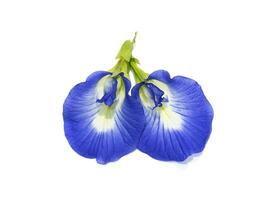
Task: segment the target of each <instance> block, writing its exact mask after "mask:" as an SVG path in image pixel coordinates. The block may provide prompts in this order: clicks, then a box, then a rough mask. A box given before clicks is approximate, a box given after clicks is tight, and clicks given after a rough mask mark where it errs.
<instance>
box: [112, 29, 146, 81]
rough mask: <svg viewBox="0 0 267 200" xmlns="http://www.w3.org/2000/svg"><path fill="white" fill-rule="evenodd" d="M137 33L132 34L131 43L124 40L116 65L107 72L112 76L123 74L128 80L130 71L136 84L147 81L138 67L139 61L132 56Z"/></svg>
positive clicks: (144, 74)
mask: <svg viewBox="0 0 267 200" xmlns="http://www.w3.org/2000/svg"><path fill="white" fill-rule="evenodd" d="M136 36H137V32H135V34H134V38H133V40H132V41H130V40H126V41H125V42H124V43H123V44H122V46H121V48H120V51H119V53H118V54H117V56H116V58H117V59H119V60H118V62H117V64H116V65H115V66H114V67H113V68H111V69H110V70H109V71H110V72H112V73H113V76H117V75H118V74H119V73H121V72H123V73H124V75H125V77H126V78H128V79H129V80H130V76H129V72H130V71H132V72H133V75H134V79H135V82H136V83H140V82H143V81H145V80H146V79H147V77H148V74H147V73H146V72H144V71H143V70H142V69H141V68H139V67H138V64H139V61H138V60H137V59H136V58H134V57H133V56H132V52H133V48H134V45H135V40H136Z"/></svg>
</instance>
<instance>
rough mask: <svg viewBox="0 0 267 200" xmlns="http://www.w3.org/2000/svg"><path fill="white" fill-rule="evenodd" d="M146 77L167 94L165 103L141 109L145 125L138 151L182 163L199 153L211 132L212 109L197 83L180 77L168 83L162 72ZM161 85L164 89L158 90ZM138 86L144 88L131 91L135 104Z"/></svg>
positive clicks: (159, 158) (135, 88) (136, 88)
mask: <svg viewBox="0 0 267 200" xmlns="http://www.w3.org/2000/svg"><path fill="white" fill-rule="evenodd" d="M149 77H150V78H149V79H150V80H151V81H152V82H153V80H157V81H158V82H157V81H155V82H153V83H154V84H155V85H157V83H158V85H157V86H158V87H159V88H160V89H161V90H163V91H164V90H168V91H164V92H166V93H169V94H168V96H169V102H167V103H164V105H163V107H158V108H156V109H154V110H151V109H149V108H146V107H144V113H145V118H146V125H145V128H144V131H143V133H142V135H141V137H140V141H139V144H138V149H140V150H141V151H143V152H145V153H147V154H148V155H150V156H151V157H153V158H156V159H158V160H165V161H183V160H185V159H186V158H187V157H188V156H190V155H192V154H194V153H199V152H201V151H202V150H203V149H204V147H205V144H206V142H207V140H208V138H209V136H210V133H211V128H212V127H211V125H212V119H213V109H212V107H211V105H210V103H209V102H208V100H207V99H206V97H205V95H204V93H203V91H202V89H201V87H200V86H199V84H198V83H197V82H196V81H194V80H192V79H189V78H186V77H181V76H176V77H174V78H173V79H169V80H168V77H169V76H168V73H167V72H166V71H163V70H161V71H157V72H155V73H152V75H151V76H149ZM159 81H160V82H159ZM162 84H163V85H165V86H166V88H167V89H166V88H165V87H162V88H161V85H162ZM142 86H143V87H145V85H144V84H143V85H142V84H140V85H139V86H137V87H134V88H133V90H132V96H133V97H135V98H136V99H137V100H138V101H141V98H140V97H139V96H138V91H139V89H140V87H142ZM142 105H143V104H142ZM167 111H168V112H167ZM165 112H166V113H167V114H166V113H165ZM168 115H169V116H170V119H168V120H169V121H168V120H166V116H168Z"/></svg>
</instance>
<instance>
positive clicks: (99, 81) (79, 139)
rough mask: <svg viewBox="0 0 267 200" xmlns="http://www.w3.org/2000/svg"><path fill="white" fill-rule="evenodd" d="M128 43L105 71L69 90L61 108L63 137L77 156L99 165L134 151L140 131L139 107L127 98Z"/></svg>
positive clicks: (128, 84) (141, 120)
mask: <svg viewBox="0 0 267 200" xmlns="http://www.w3.org/2000/svg"><path fill="white" fill-rule="evenodd" d="M132 47H133V42H132V41H126V42H125V43H124V44H123V46H122V48H121V50H120V52H119V54H118V56H117V58H118V59H119V61H118V63H117V64H116V65H115V67H114V68H112V69H111V70H109V71H97V72H94V73H92V74H91V75H90V76H89V77H88V78H87V79H86V81H85V82H82V83H79V84H77V85H76V86H75V87H73V88H72V89H71V91H70V92H69V95H68V96H67V98H66V100H65V103H64V106H63V118H64V129H65V136H66V138H67V140H68V142H69V144H70V146H71V147H72V148H73V150H74V151H76V152H77V153H78V154H80V155H81V156H84V157H86V158H96V161H97V162H98V163H100V164H106V163H108V162H112V161H116V160H118V159H119V158H121V157H122V156H124V155H126V154H128V153H130V152H132V151H134V150H135V149H136V145H137V142H138V140H139V136H140V133H141V131H142V129H143V124H144V115H143V109H142V107H141V105H140V104H139V103H138V102H137V101H136V100H134V99H133V98H132V97H131V96H129V94H128V93H129V90H130V88H131V83H130V81H129V69H128V67H129V59H130V57H131V55H129V54H131V51H132Z"/></svg>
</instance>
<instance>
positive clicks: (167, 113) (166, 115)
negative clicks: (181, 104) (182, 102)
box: [158, 106, 183, 130]
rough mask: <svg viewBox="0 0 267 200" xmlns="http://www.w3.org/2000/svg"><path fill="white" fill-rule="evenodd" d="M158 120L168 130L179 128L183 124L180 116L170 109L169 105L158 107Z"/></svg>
mask: <svg viewBox="0 0 267 200" xmlns="http://www.w3.org/2000/svg"><path fill="white" fill-rule="evenodd" d="M158 109H159V110H160V111H159V115H160V121H161V123H162V124H163V126H164V128H167V129H169V130H181V129H182V125H183V119H182V116H181V115H179V114H178V113H176V112H174V111H172V109H171V108H170V107H169V106H162V107H160V108H158Z"/></svg>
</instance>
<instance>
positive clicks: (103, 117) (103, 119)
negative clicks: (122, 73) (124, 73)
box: [92, 75, 125, 133]
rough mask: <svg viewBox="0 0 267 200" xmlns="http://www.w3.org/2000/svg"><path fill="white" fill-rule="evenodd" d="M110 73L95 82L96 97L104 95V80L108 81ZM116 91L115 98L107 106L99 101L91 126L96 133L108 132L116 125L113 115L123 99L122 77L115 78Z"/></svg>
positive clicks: (119, 107)
mask: <svg viewBox="0 0 267 200" xmlns="http://www.w3.org/2000/svg"><path fill="white" fill-rule="evenodd" d="M109 77H110V75H108V76H105V77H103V78H102V79H100V80H99V82H98V83H97V88H96V93H97V95H96V96H97V98H101V97H102V96H103V95H104V92H103V91H104V86H105V82H106V81H108V79H109ZM117 81H118V85H117V92H116V99H115V101H114V103H113V104H112V106H110V107H109V106H107V105H105V104H104V103H101V105H100V108H99V111H98V112H97V114H96V115H95V117H94V120H93V122H92V126H93V127H94V128H95V130H96V131H97V132H98V133H106V132H110V131H111V130H113V129H114V128H115V127H116V122H115V115H116V112H118V111H119V110H120V109H121V106H122V104H123V101H124V99H125V86H124V83H123V80H122V78H120V77H118V78H117ZM101 95H102V96H101Z"/></svg>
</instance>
